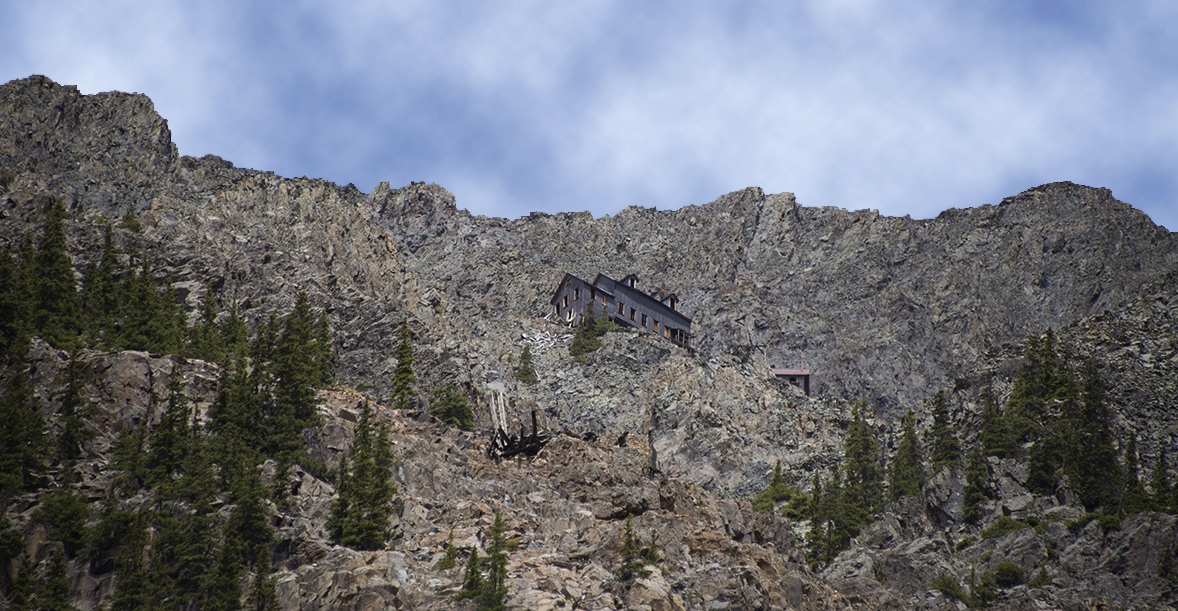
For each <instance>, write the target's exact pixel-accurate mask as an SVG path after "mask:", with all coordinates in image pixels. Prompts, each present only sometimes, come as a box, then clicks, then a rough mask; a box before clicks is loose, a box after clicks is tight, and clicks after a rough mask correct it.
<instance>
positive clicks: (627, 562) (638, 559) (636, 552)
mask: <svg viewBox="0 0 1178 611" xmlns="http://www.w3.org/2000/svg"><path fill="white" fill-rule="evenodd" d="M618 551H620V552H621V554H622V563H621V564H620V565H619V566H618V570H617V573H618V579H621V580H622V581H629V580H631V579H633V578H635V577H649V576H650V569H648V568H646V563H645V562H643V558H642V542H641V540H639V538H638V536H637V535H636V534H634V527H633V526H632V525H631V524H630V518H626V525H625V527H624V528H623V529H622V545H621V547H620V548H619V550H618Z"/></svg>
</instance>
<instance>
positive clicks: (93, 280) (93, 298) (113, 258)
mask: <svg viewBox="0 0 1178 611" xmlns="http://www.w3.org/2000/svg"><path fill="white" fill-rule="evenodd" d="M103 230H104V235H103V242H102V256H101V258H99V260H98V262H97V263H94V264H91V265H90V267H88V268H87V269H86V273H85V277H84V279H83V283H82V320H83V324H84V325H85V330H86V333H85V335H86V341H87V342H88V343H90V344H92V345H95V346H109V345H111V342H112V341H113V340H114V339H115V337H116V334H117V323H118V317H117V315H118V312H119V311H120V309H121V308H122V305H123V301H124V298H123V293H122V291H123V285H122V283H120V282H119V260H118V255H117V254H116V253H115V249H114V238H113V235H112V232H111V226H110V223H109V222H108V223H106V225H105V226H104V227H103Z"/></svg>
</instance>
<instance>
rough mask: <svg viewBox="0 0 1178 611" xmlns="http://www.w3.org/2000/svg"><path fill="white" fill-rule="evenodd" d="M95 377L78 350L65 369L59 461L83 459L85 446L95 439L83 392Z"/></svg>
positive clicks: (59, 419) (58, 440)
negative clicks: (91, 439)
mask: <svg viewBox="0 0 1178 611" xmlns="http://www.w3.org/2000/svg"><path fill="white" fill-rule="evenodd" d="M91 373H92V372H91V370H90V366H89V364H87V363H86V362H85V361H83V360H82V357H81V353H80V352H79V351H78V350H74V351H73V352H71V353H70V358H69V361H68V362H67V363H66V367H65V392H64V393H62V397H61V409H59V410H58V411H57V419H58V422H60V423H61V433H60V434H58V436H57V457H58V459H59V460H62V461H71V460H77V459H79V458H81V457H82V444H83V443H85V442H86V441H87V440H88V439H90V438H91V437H92V436H93V433H92V432H91V431H90V429H88V428H87V427H86V422H85V420H83V417H84V416H85V415H86V414H85V413H84V412H85V411H86V410H85V406H84V405H83V404H82V388H83V387H84V386H85V385H86V384H87V383H88V382H89V380H90V377H91Z"/></svg>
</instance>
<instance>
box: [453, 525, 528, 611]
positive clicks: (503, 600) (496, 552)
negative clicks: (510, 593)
mask: <svg viewBox="0 0 1178 611" xmlns="http://www.w3.org/2000/svg"><path fill="white" fill-rule="evenodd" d="M506 532H507V524H506V523H505V522H504V521H503V516H502V514H500V513H499V512H498V511H496V512H495V522H494V523H493V524H492V525H491V530H490V531H489V532H488V533H487V557H486V558H479V556H478V552H477V551H476V550H475V549H471V552H470V559H469V561H468V562H467V565H466V575H465V577H464V579H463V583H462V589H461V590H459V592H458V594H456V595H455V596H454V598H455V600H463V599H470V600H472V601H474V604H475V609H478V610H479V611H503V609H505V608H506V604H507V552H509V551H511V550H513V549H515V547H516V543H515V541H512V540H510V539H508V538H507V537H506V535H505V533H506Z"/></svg>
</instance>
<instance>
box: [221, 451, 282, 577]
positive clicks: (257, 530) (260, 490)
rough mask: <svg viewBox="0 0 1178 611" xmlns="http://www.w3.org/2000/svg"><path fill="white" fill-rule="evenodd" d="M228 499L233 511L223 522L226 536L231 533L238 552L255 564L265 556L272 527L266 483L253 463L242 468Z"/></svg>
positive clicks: (270, 538) (272, 537)
mask: <svg viewBox="0 0 1178 611" xmlns="http://www.w3.org/2000/svg"><path fill="white" fill-rule="evenodd" d="M229 500H230V501H231V502H232V503H233V513H231V514H230V515H229V521H228V522H227V523H226V525H225V531H226V537H227V538H228V537H230V536H232V537H233V538H234V539H235V540H236V541H237V542H238V543H239V544H240V555H241V556H242V558H244V559H245V560H246V561H248V562H251V563H257V562H258V561H259V559H260V558H263V557H267V558H268V554H269V546H270V544H271V543H272V542H273V540H274V528H273V527H272V526H270V517H271V512H270V509H269V507H268V506H267V505H266V504H265V502H264V500H265V486H264V484H263V482H262V478H261V476H260V475H259V474H258V469H257V466H256V465H251V466H249V467H248V468H243V469H242V474H241V476H240V477H238V478H237V479H236V480H235V482H234V485H233V489H232V490H231V491H230V495H229Z"/></svg>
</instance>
